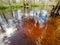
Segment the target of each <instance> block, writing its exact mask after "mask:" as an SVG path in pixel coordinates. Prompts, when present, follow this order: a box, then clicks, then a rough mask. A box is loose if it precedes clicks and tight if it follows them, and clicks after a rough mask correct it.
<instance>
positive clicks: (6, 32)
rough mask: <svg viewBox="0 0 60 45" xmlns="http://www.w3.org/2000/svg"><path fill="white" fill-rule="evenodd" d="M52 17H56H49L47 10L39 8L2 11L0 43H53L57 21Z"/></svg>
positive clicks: (4, 44) (40, 44)
mask: <svg viewBox="0 0 60 45" xmlns="http://www.w3.org/2000/svg"><path fill="white" fill-rule="evenodd" d="M54 19H56V20H57V19H58V18H55V17H53V18H51V17H50V15H49V12H48V11H47V10H45V9H40V8H28V9H25V10H24V9H18V10H10V11H7V12H4V11H3V12H2V13H1V14H0V20H1V21H0V27H1V29H0V32H1V35H0V36H1V37H0V43H1V45H55V43H56V41H55V40H56V29H57V25H58V24H56V23H57V22H58V21H55V20H54ZM59 19H60V18H59ZM55 22H56V23H55ZM2 30H3V31H2ZM57 34H58V33H57ZM57 42H58V41H57ZM56 44H58V43H56ZM58 45H59V44H58Z"/></svg>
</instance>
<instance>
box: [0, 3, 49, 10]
mask: <svg viewBox="0 0 60 45" xmlns="http://www.w3.org/2000/svg"><path fill="white" fill-rule="evenodd" d="M48 6H49V5H45V4H29V5H27V6H26V7H33V8H34V7H40V8H46V7H48ZM23 7H24V5H23V4H0V10H2V9H3V10H4V9H18V8H23Z"/></svg>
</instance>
